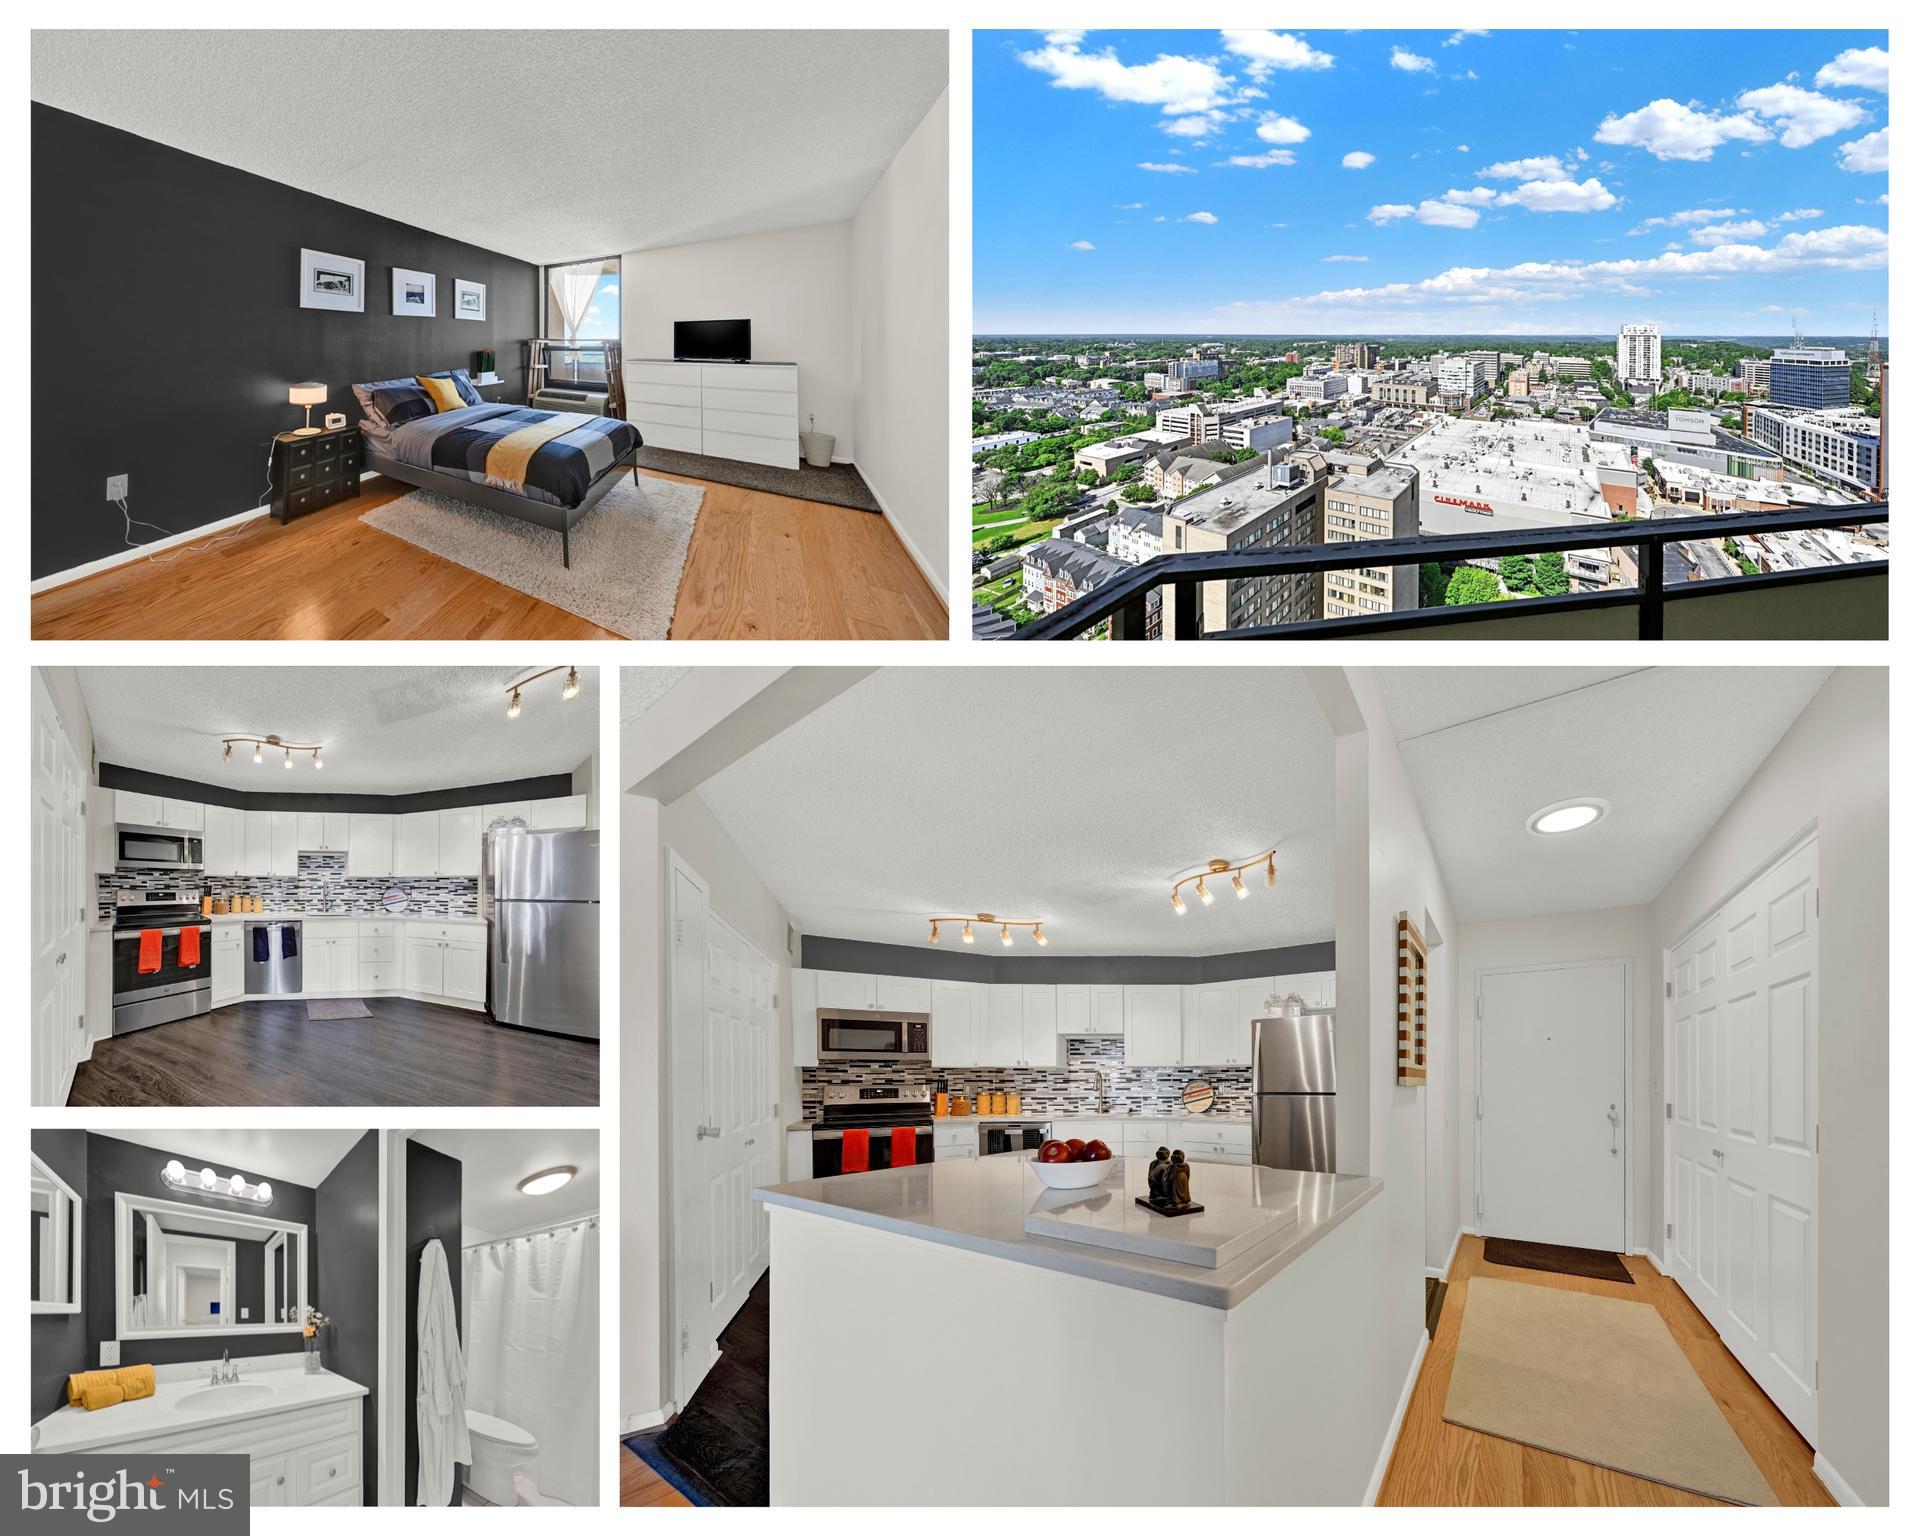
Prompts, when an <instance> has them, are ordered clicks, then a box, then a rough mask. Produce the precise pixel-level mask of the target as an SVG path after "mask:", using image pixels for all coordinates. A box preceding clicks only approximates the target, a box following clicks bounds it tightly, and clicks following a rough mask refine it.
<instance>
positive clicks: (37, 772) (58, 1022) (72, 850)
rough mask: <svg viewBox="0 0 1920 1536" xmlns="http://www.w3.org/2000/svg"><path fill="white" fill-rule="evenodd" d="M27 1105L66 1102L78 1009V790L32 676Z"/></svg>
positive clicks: (82, 957)
mask: <svg viewBox="0 0 1920 1536" xmlns="http://www.w3.org/2000/svg"><path fill="white" fill-rule="evenodd" d="M32 730H33V917H32V932H33V1051H32V1074H33V1102H34V1103H35V1104H39V1105H47V1106H59V1105H64V1104H65V1103H66V1102H67V1090H68V1089H69V1088H71V1087H72V1086H73V1069H74V1066H75V1065H76V1064H77V1063H78V1061H79V1060H80V1053H81V1047H82V1046H83V1044H84V1043H85V1042H84V1038H83V1029H84V1024H85V1018H84V1015H85V1011H86V975H87V968H86V953H87V925H86V916H85V911H84V903H85V901H86V887H87V886H89V885H91V884H92V882H91V881H90V880H89V879H88V878H87V874H86V862H87V861H86V846H87V837H86V823H85V818H84V817H83V815H82V811H81V808H82V807H83V806H84V805H85V804H86V799H87V791H86V785H85V783H84V781H83V780H82V779H81V776H80V760H79V758H78V757H77V756H76V755H75V753H74V750H73V746H72V744H71V743H70V742H68V740H67V736H66V732H65V731H64V730H62V729H61V726H60V716H59V712H58V711H57V710H55V708H54V707H53V695H52V694H50V693H49V692H48V691H47V685H46V683H45V682H44V681H43V680H42V679H41V676H40V674H39V672H38V671H36V672H35V673H34V674H33V717H32Z"/></svg>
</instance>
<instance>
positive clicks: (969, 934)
mask: <svg viewBox="0 0 1920 1536" xmlns="http://www.w3.org/2000/svg"><path fill="white" fill-rule="evenodd" d="M960 942H961V943H962V944H971V943H972V942H973V924H972V923H962V924H961V925H960Z"/></svg>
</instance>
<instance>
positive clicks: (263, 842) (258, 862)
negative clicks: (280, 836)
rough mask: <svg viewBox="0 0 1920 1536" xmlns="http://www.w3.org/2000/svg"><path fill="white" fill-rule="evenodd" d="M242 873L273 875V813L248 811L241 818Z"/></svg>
mask: <svg viewBox="0 0 1920 1536" xmlns="http://www.w3.org/2000/svg"><path fill="white" fill-rule="evenodd" d="M240 832H241V858H240V873H241V874H243V875H270V874H272V873H273V812H271V811H246V812H243V813H242V817H241V829H240Z"/></svg>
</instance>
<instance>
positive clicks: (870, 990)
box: [814, 971, 880, 1009]
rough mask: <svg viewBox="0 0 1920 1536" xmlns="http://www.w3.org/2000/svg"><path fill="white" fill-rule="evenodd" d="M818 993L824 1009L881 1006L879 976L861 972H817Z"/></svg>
mask: <svg viewBox="0 0 1920 1536" xmlns="http://www.w3.org/2000/svg"><path fill="white" fill-rule="evenodd" d="M814 975H815V977H816V978H817V982H816V992H817V995H818V1000H819V1006H820V1007H822V1008H861V1009H870V1008H877V1007H879V1006H880V1002H879V998H880V988H879V981H880V978H879V977H878V976H868V975H865V974H863V973H862V972H859V971H816V972H814Z"/></svg>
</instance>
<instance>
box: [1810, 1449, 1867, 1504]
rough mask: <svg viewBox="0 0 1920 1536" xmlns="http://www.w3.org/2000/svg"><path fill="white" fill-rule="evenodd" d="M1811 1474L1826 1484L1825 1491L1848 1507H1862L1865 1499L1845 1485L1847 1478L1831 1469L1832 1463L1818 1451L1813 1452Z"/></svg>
mask: <svg viewBox="0 0 1920 1536" xmlns="http://www.w3.org/2000/svg"><path fill="white" fill-rule="evenodd" d="M1813 1475H1814V1476H1815V1477H1817V1478H1819V1479H1820V1481H1821V1482H1823V1483H1825V1484H1826V1485H1827V1492H1828V1493H1830V1494H1832V1495H1833V1496H1834V1498H1836V1499H1838V1500H1839V1501H1840V1503H1842V1504H1843V1505H1845V1506H1847V1507H1848V1508H1850V1509H1860V1508H1864V1507H1865V1505H1866V1500H1865V1499H1863V1498H1861V1497H1860V1495H1859V1494H1857V1493H1855V1492H1854V1491H1853V1489H1851V1488H1850V1487H1848V1486H1847V1480H1846V1479H1845V1478H1844V1477H1842V1476H1841V1475H1840V1474H1839V1473H1838V1472H1836V1471H1834V1470H1833V1463H1832V1462H1830V1461H1828V1460H1827V1458H1826V1457H1824V1456H1822V1455H1821V1454H1820V1453H1819V1452H1818V1451H1815V1452H1814V1453H1813Z"/></svg>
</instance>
